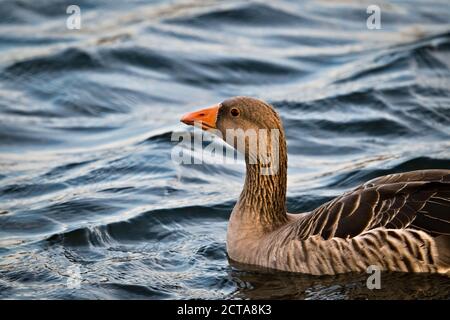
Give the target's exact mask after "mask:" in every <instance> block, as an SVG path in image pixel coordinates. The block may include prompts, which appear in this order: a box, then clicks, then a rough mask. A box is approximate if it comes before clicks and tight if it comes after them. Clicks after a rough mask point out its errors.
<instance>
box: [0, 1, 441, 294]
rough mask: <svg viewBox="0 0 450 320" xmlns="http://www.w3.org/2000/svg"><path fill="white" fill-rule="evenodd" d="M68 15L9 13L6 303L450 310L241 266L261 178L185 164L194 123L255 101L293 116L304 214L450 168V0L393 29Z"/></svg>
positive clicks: (348, 19) (228, 6) (313, 21)
mask: <svg viewBox="0 0 450 320" xmlns="http://www.w3.org/2000/svg"><path fill="white" fill-rule="evenodd" d="M70 4H73V3H72V1H65V0H61V1H56V0H46V1H39V2H35V1H31V0H25V1H18V0H6V1H2V2H0V12H2V13H7V14H6V16H5V14H3V15H2V20H1V21H0V51H1V54H0V297H1V298H136V299H141V298H142V299H168V298H176V299H179V298H208V299H211V298H226V299H231V298H250V299H253V298H262V299H263V298H277V299H281V298H289V299H298V298H299V299H352V298H358V299H360V298H361V299H366V298H368V299H374V298H380V299H383V298H399V299H412V298H423V299H428V298H445V299H448V298H449V295H448V292H449V291H450V290H449V289H450V283H449V280H448V278H445V277H442V276H433V275H402V274H383V275H382V289H381V290H368V289H367V288H366V287H365V281H366V279H367V275H366V274H363V275H354V274H353V275H342V276H338V277H311V276H305V275H292V274H285V273H279V272H273V271H267V270H266V271H264V270H253V269H252V268H248V267H244V268H242V267H236V266H234V265H233V264H230V263H229V262H228V259H227V256H226V248H225V234H226V224H227V219H228V216H229V213H230V211H231V209H232V207H233V205H234V203H235V201H236V199H237V197H238V195H239V191H240V189H241V188H242V183H243V175H244V166H243V165H242V163H238V164H235V165H230V166H225V165H218V164H214V163H210V162H208V161H209V160H207V162H206V163H204V164H202V165H178V164H176V163H174V162H172V161H171V157H170V156H171V151H172V148H173V147H174V146H175V144H176V143H174V142H173V141H171V135H172V133H179V132H182V131H185V130H190V129H187V128H186V127H185V126H183V125H181V124H180V123H179V118H180V116H181V115H182V114H184V113H185V112H187V111H190V110H195V109H198V108H200V107H206V106H209V105H211V104H213V103H217V102H219V101H221V100H223V99H225V98H227V97H230V96H235V95H250V96H257V97H259V98H262V99H265V100H267V101H269V102H271V103H273V104H274V105H275V106H276V108H277V110H278V111H279V112H280V114H281V116H282V118H283V122H284V125H285V128H286V136H287V139H288V148H289V172H288V175H289V178H288V186H289V193H288V208H289V211H291V212H301V211H306V210H310V209H313V208H315V207H316V206H318V205H320V204H321V203H323V202H325V201H327V200H329V199H330V198H332V197H334V196H336V195H338V194H340V193H342V192H343V191H345V190H347V189H349V188H352V187H354V186H355V185H357V184H359V183H362V182H364V181H367V180H369V179H371V178H373V177H376V176H379V175H383V174H388V173H392V172H399V171H407V170H415V169H424V168H450V152H449V150H450V148H449V147H450V139H449V138H450V108H449V105H450V25H449V24H448V21H450V20H449V18H450V10H449V4H448V1H411V2H408V3H404V2H399V3H393V4H387V3H383V4H381V10H382V29H381V30H368V29H367V28H366V18H367V13H366V4H362V3H360V2H359V1H304V2H301V3H297V2H291V1H278V2H275V3H273V4H272V3H271V4H268V3H263V2H259V1H226V2H222V1H171V2H164V1H155V2H152V3H148V2H144V1H131V2H126V3H125V2H122V1H95V2H92V1H84V0H81V1H77V4H78V5H79V6H80V8H81V14H82V28H81V30H79V31H76V30H68V29H66V27H65V26H66V18H67V15H66V14H65V10H66V8H67V6H68V5H70ZM74 268H75V269H74ZM73 270H79V271H80V274H79V279H80V288H81V289H77V288H76V287H71V286H68V283H72V282H70V281H71V280H73V279H72V277H73ZM77 277H78V276H77ZM77 279H78V278H77ZM68 281H69V282H68Z"/></svg>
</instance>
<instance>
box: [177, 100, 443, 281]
mask: <svg viewBox="0 0 450 320" xmlns="http://www.w3.org/2000/svg"><path fill="white" fill-rule="evenodd" d="M181 121H182V122H184V123H186V124H189V125H194V124H195V123H197V122H198V123H200V124H201V127H202V128H203V129H204V130H215V133H217V134H220V135H221V136H222V138H223V139H224V140H226V142H227V143H229V144H231V145H232V146H233V147H235V148H237V149H238V150H239V151H240V152H242V153H243V154H244V155H245V161H246V170H247V174H246V178H245V184H244V188H243V190H242V193H241V195H240V197H239V200H238V202H237V203H236V205H235V207H234V209H233V211H232V213H231V216H230V220H229V224H228V231H227V253H228V256H229V258H230V259H231V260H234V261H236V262H239V263H243V264H250V265H257V266H262V267H266V268H271V269H278V270H283V271H289V272H301V273H307V274H313V275H324V274H327V275H333V274H338V273H345V272H366V271H367V268H368V267H369V266H377V267H379V269H380V270H388V271H399V272H431V273H447V274H448V273H449V270H450V170H444V169H443V170H419V171H411V172H405V173H398V174H390V175H386V176H382V177H379V178H375V179H373V180H371V181H368V182H366V183H364V184H362V185H360V186H358V187H356V188H354V189H353V190H350V191H348V192H346V193H344V194H342V195H341V196H338V197H337V198H335V199H334V200H331V201H329V202H327V203H325V204H323V205H321V206H320V207H318V208H317V209H315V210H313V211H311V212H306V213H303V214H290V213H287V212H286V181H287V149H286V140H285V135H284V130H283V127H282V123H281V120H280V117H279V115H278V114H277V112H276V111H275V109H274V108H273V107H272V106H271V105H269V104H268V103H266V102H264V101H261V100H258V99H254V98H249V97H234V98H231V99H228V100H225V101H224V102H222V103H220V104H217V105H215V106H213V107H211V108H207V109H203V110H200V111H196V112H192V113H188V114H186V115H184V116H183V117H182V118H181ZM230 129H242V130H243V131H245V130H248V129H253V130H256V131H258V132H259V131H262V130H261V129H266V131H264V132H265V133H264V134H263V135H261V136H258V137H259V138H261V137H265V136H267V133H266V132H268V131H267V129H269V130H270V129H276V130H278V131H279V135H278V138H277V139H276V140H270V139H269V138H267V139H266V141H265V142H264V143H265V144H266V145H267V146H268V147H267V148H265V149H264V150H265V151H264V152H265V153H266V155H268V156H269V159H274V158H273V156H274V155H273V154H271V153H273V152H275V151H274V150H276V151H277V152H278V153H279V155H278V159H279V164H278V168H277V170H276V172H275V173H273V174H266V173H264V172H263V171H264V170H265V169H267V165H268V162H267V161H262V160H259V157H257V155H258V152H259V151H257V152H256V153H255V151H251V150H252V149H251V146H250V139H249V137H248V136H246V137H244V139H245V144H240V145H236V143H237V139H236V136H235V137H234V138H233V139H228V137H227V135H230V133H229V132H231V131H230ZM273 141H275V143H273ZM276 144H278V146H275V145H276ZM252 152H253V153H255V154H252ZM261 158H263V157H261Z"/></svg>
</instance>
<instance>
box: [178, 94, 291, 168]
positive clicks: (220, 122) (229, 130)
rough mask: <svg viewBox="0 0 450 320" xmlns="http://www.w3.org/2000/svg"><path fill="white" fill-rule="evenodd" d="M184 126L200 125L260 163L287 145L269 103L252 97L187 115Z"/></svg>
mask: <svg viewBox="0 0 450 320" xmlns="http://www.w3.org/2000/svg"><path fill="white" fill-rule="evenodd" d="M181 122H183V123H185V124H188V125H197V124H198V125H199V126H201V128H202V129H203V130H206V131H210V132H212V133H214V134H216V135H219V136H220V137H221V138H222V139H223V140H224V141H225V142H226V143H228V144H229V145H231V146H232V147H233V148H236V149H237V150H238V151H240V152H242V153H243V154H245V155H246V161H247V163H248V162H251V161H252V160H253V161H255V163H256V162H258V161H259V159H260V158H261V159H263V157H266V158H267V156H268V155H269V156H270V154H272V153H273V152H274V149H275V148H279V146H280V143H281V144H284V143H285V141H284V132H283V126H282V123H281V119H280V117H279V115H278V113H277V112H276V111H275V109H274V108H273V107H272V106H271V105H270V104H268V103H266V102H264V101H262V100H259V99H255V98H250V97H241V96H239V97H233V98H230V99H227V100H225V101H223V102H221V103H218V104H216V105H214V106H212V107H210V108H206V109H202V110H198V111H194V112H190V113H187V114H185V115H184V116H183V117H182V118H181Z"/></svg>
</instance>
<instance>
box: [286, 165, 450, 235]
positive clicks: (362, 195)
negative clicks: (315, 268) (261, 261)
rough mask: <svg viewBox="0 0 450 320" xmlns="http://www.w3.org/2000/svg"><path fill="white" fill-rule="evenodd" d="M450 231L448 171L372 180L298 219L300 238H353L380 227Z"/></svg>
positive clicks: (433, 171) (438, 233)
mask: <svg viewBox="0 0 450 320" xmlns="http://www.w3.org/2000/svg"><path fill="white" fill-rule="evenodd" d="M378 227H385V228H388V229H405V228H413V229H418V230H423V231H425V232H427V233H428V234H430V235H431V236H438V235H450V170H420V171H411V172H407V173H401V174H392V175H387V176H382V177H379V178H376V179H373V180H371V181H369V182H367V183H365V184H363V185H360V186H359V187H357V188H355V189H354V190H352V191H350V192H347V193H345V194H343V195H342V196H339V197H337V198H335V199H334V200H332V201H330V202H327V203H325V204H323V205H322V206H320V207H318V208H317V209H315V210H314V211H312V212H310V213H309V214H306V215H305V216H304V217H303V218H301V219H299V220H298V221H297V222H296V225H295V228H293V229H294V230H293V231H294V232H295V233H296V237H297V238H300V239H306V238H308V237H310V236H312V235H321V236H322V237H323V238H324V239H329V238H332V237H340V238H352V237H355V236H357V235H360V234H361V233H363V232H365V231H368V230H371V229H374V228H378Z"/></svg>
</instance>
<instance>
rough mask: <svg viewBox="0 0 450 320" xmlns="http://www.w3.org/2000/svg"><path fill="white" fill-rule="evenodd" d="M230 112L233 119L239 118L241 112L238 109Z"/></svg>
mask: <svg viewBox="0 0 450 320" xmlns="http://www.w3.org/2000/svg"><path fill="white" fill-rule="evenodd" d="M230 112H231V115H232V116H233V117H237V116H238V115H239V110H238V109H236V108H233V109H231V111H230Z"/></svg>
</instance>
